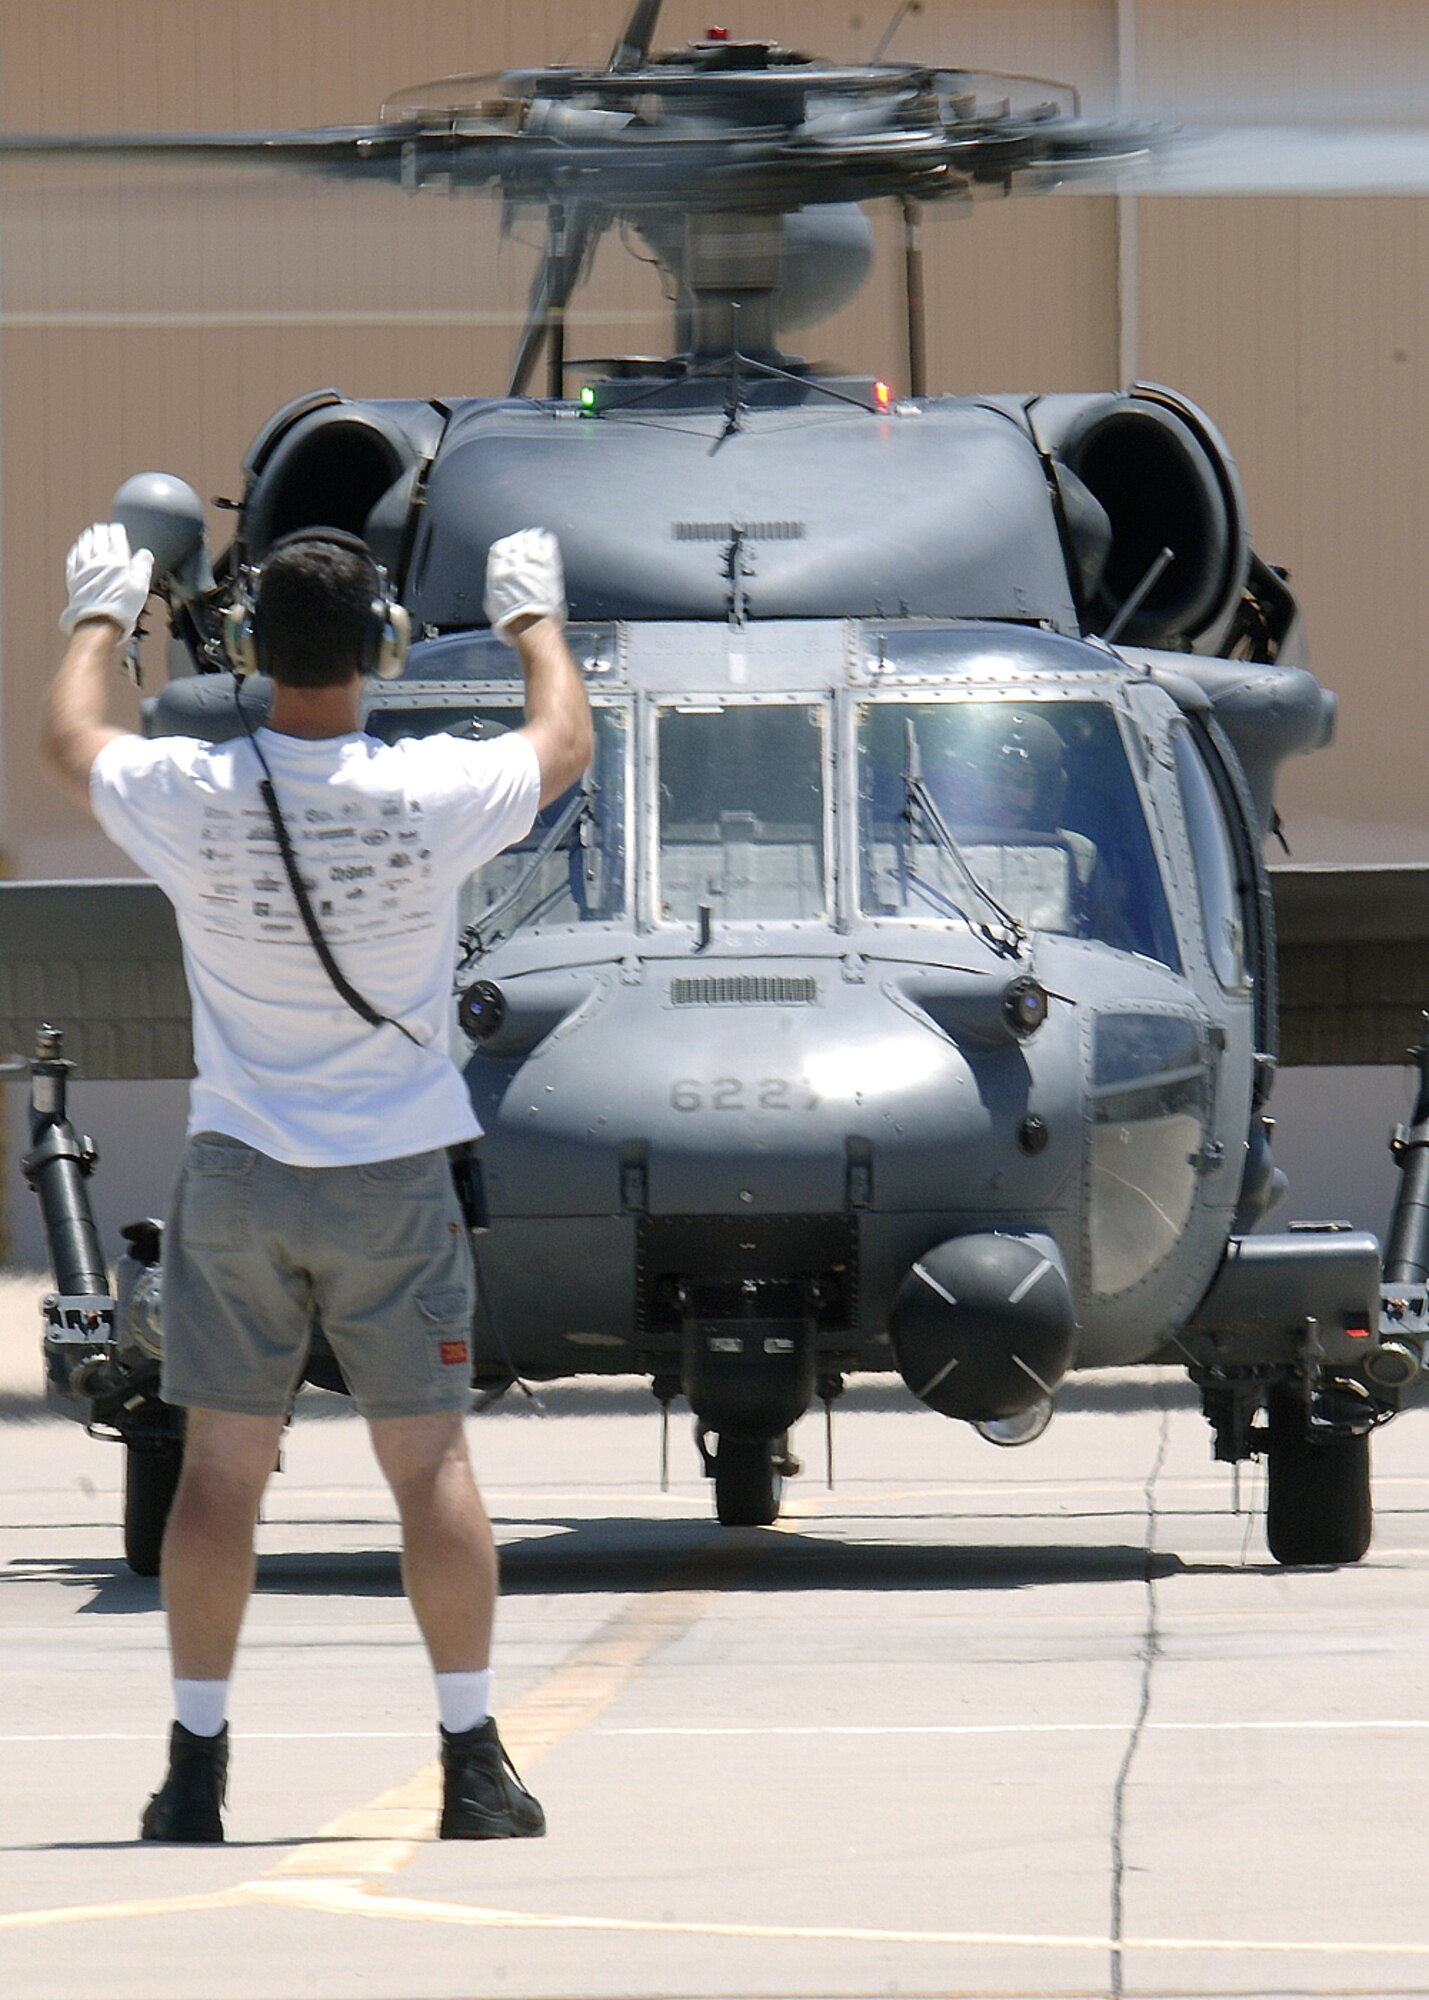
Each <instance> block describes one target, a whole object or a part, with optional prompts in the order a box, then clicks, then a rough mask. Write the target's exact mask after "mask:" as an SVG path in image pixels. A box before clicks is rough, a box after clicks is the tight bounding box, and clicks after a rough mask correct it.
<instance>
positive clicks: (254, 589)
mask: <svg viewBox="0 0 1429 2000" xmlns="http://www.w3.org/2000/svg"><path fill="white" fill-rule="evenodd" d="M302 542H324V543H326V544H327V545H328V546H329V547H330V548H335V549H346V550H347V551H348V552H349V554H352V555H360V556H362V557H364V558H365V559H366V560H367V561H368V562H369V563H371V565H372V581H373V591H372V603H371V605H370V606H369V609H368V615H367V617H366V619H365V620H364V621H363V631H362V671H363V672H364V673H365V674H376V675H377V677H378V679H379V680H384V681H395V680H396V679H397V677H398V675H399V674H400V673H401V671H402V668H403V666H404V665H405V663H406V659H407V649H408V647H409V646H410V645H411V642H412V621H411V618H410V617H409V615H408V612H407V608H406V606H405V605H403V604H399V603H398V602H397V600H396V598H395V597H393V596H392V594H391V589H390V586H389V584H388V581H387V572H386V570H385V569H383V567H382V565H381V563H379V562H378V561H377V560H376V558H375V557H374V555H373V554H372V551H371V550H370V549H369V548H368V546H367V544H366V542H364V541H363V540H362V539H361V538H360V537H359V536H357V535H350V534H348V533H347V531H346V529H344V528H299V529H298V530H297V531H296V533H294V534H291V535H283V536H281V537H280V538H279V540H277V541H276V542H274V544H273V546H272V547H271V548H270V549H269V551H268V558H267V559H268V560H271V559H272V557H274V556H275V555H277V554H278V553H279V551H280V550H282V549H291V548H295V547H297V546H298V544H299V543H302ZM262 582H263V566H262V564H261V563H259V564H254V565H252V566H251V567H250V566H248V565H245V566H244V568H243V569H241V570H240V571H239V573H238V595H237V596H236V597H235V599H234V601H233V602H232V604H229V605H226V606H225V608H224V613H223V648H224V651H225V652H226V653H227V655H228V661H229V665H230V666H231V667H232V668H233V671H234V673H235V674H237V675H238V677H239V679H240V680H241V679H243V678H244V677H245V676H246V675H248V674H253V673H257V671H258V668H259V655H260V653H261V652H262V649H263V607H262Z"/></svg>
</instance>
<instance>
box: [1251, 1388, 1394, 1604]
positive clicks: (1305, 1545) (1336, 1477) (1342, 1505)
mask: <svg viewBox="0 0 1429 2000" xmlns="http://www.w3.org/2000/svg"><path fill="white" fill-rule="evenodd" d="M1268 1414H1269V1419H1270V1427H1269V1433H1268V1439H1267V1444H1268V1451H1267V1456H1268V1459H1269V1482H1268V1483H1269V1491H1268V1494H1267V1501H1266V1510H1265V1534H1266V1540H1267V1541H1268V1543H1269V1544H1270V1553H1271V1554H1272V1555H1273V1556H1274V1558H1275V1560H1276V1561H1277V1562H1280V1563H1314V1564H1329V1563H1354V1562H1358V1561H1359V1559H1360V1557H1361V1556H1362V1555H1363V1554H1364V1552H1365V1550H1366V1549H1367V1548H1368V1547H1369V1544H1370V1535H1371V1533H1372V1531H1373V1524H1374V1516H1373V1509H1372V1506H1371V1502H1370V1464H1369V1437H1368V1435H1367V1434H1363V1433H1361V1434H1356V1433H1353V1432H1336V1431H1331V1430H1325V1431H1319V1432H1312V1431H1310V1430H1308V1429H1307V1428H1306V1424H1305V1415H1304V1411H1303V1409H1302V1407H1301V1405H1300V1403H1299V1400H1298V1398H1296V1397H1294V1396H1292V1395H1291V1394H1290V1393H1289V1392H1288V1391H1286V1390H1284V1389H1281V1390H1278V1391H1277V1392H1276V1393H1275V1394H1274V1395H1273V1396H1272V1397H1271V1398H1270V1403H1269V1411H1268Z"/></svg>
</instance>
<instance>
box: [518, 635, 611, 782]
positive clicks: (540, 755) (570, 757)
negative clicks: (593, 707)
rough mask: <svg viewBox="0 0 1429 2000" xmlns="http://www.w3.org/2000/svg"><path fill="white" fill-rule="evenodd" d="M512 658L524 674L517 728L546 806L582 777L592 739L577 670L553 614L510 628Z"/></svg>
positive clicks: (593, 745) (589, 753)
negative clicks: (521, 720)
mask: <svg viewBox="0 0 1429 2000" xmlns="http://www.w3.org/2000/svg"><path fill="white" fill-rule="evenodd" d="M511 637H512V639H513V641H514V643H515V646H516V656H517V658H518V659H519V660H520V662H521V671H522V673H523V674H524V675H525V677H526V721H525V725H524V727H523V728H522V729H521V730H520V731H518V734H519V735H522V736H524V737H525V738H526V739H527V741H528V742H529V743H530V745H531V748H532V749H533V750H534V751H535V753H536V762H537V763H538V764H539V765H540V767H541V804H542V805H543V806H548V805H549V804H550V803H551V800H552V799H558V798H559V797H560V796H561V793H562V792H564V791H567V790H569V788H570V787H571V786H572V785H573V784H574V783H575V782H576V779H577V778H579V777H580V775H581V773H582V772H583V771H584V770H585V769H586V767H587V765H588V764H589V763H590V760H591V752H592V751H593V749H594V748H595V737H594V735H593V733H592V729H591V719H590V702H589V700H588V699H587V698H586V691H585V681H584V680H583V679H582V677H581V670H580V668H579V667H578V666H577V665H576V663H575V661H574V660H573V659H572V658H571V649H570V647H569V646H568V645H567V644H566V641H565V635H564V634H563V633H562V631H561V628H560V626H559V625H558V624H557V623H556V621H555V619H554V618H531V619H529V620H523V621H522V622H521V623H520V624H518V625H516V626H514V627H513V628H512V632H511Z"/></svg>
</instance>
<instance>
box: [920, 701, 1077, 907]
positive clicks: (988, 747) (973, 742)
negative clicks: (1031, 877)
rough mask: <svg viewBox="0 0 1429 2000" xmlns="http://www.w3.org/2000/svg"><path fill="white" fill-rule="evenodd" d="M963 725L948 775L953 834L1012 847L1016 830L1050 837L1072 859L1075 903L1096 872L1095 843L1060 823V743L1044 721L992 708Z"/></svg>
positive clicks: (1021, 711)
mask: <svg viewBox="0 0 1429 2000" xmlns="http://www.w3.org/2000/svg"><path fill="white" fill-rule="evenodd" d="M968 720H969V721H970V722H972V724H973V726H972V727H971V728H970V729H968V730H967V731H965V732H964V733H963V735H962V738H961V741H960V742H959V744H958V749H957V754H956V756H955V758H954V760H953V762H952V764H951V766H950V769H949V772H948V793H947V802H948V816H949V819H950V821H951V822H952V825H953V828H954V830H955V831H956V832H959V834H961V832H962V830H963V829H972V830H975V831H977V832H979V833H981V834H982V835H983V836H985V837H986V836H993V837H994V838H997V837H1000V838H1001V839H1003V840H1005V841H1008V842H1009V843H1011V842H1012V840H1013V837H1014V836H1015V835H1016V834H1018V833H1020V832H1024V831H1025V832H1028V833H1033V834H1039V835H1043V836H1049V837H1051V838H1052V839H1055V840H1056V841H1058V842H1060V843H1061V845H1062V846H1063V847H1065V848H1066V850H1067V851H1068V853H1069V854H1070V855H1071V857H1072V866H1073V869H1074V871H1075V875H1076V884H1077V889H1078V892H1079V898H1080V899H1085V897H1086V895H1087V894H1088V893H1089V891H1090V889H1091V883H1092V877H1093V875H1094V874H1095V872H1096V865H1097V848H1096V842H1095V841H1093V840H1091V839H1089V838H1088V836H1087V835H1086V834H1084V833H1078V832H1077V831H1076V830H1075V829H1074V828H1072V827H1069V826H1065V825H1063V824H1062V820H1063V817H1064V808H1065V806H1066V801H1067V770H1066V763H1065V759H1064V755H1063V749H1062V738H1061V736H1060V735H1059V734H1058V732H1057V730H1056V729H1055V728H1054V727H1053V725H1052V724H1051V723H1050V722H1048V721H1047V720H1046V719H1045V717H1043V716H1040V715H1035V714H1033V713H1032V712H1031V711H1030V710H1028V709H1026V708H1016V707H1012V706H1009V705H1007V704H1003V703H999V704H997V705H996V706H993V705H991V704H989V705H987V706H981V705H980V706H979V707H978V708H977V709H976V710H974V711H971V712H970V713H969V715H968Z"/></svg>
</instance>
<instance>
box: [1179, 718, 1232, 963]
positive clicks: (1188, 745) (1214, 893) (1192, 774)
mask: <svg viewBox="0 0 1429 2000" xmlns="http://www.w3.org/2000/svg"><path fill="white" fill-rule="evenodd" d="M1171 740H1172V745H1173V748H1174V751H1175V757H1176V772H1177V776H1178V777H1179V778H1180V781H1181V802H1182V805H1183V806H1184V808H1185V813H1186V835H1187V838H1188V839H1189V841H1190V843H1191V857H1192V859H1193V861H1194V862H1195V865H1196V887H1197V890H1198V892H1199V895H1200V901H1201V918H1202V921H1203V923H1204V925H1205V932H1206V953H1207V956H1208V957H1209V959H1210V961H1211V968H1212V970H1213V971H1214V973H1215V975H1216V977H1217V979H1218V980H1219V981H1220V983H1221V985H1222V986H1224V987H1225V988H1226V989H1227V990H1228V991H1230V992H1234V993H1239V992H1242V991H1244V989H1245V986H1246V984H1247V969H1246V936H1245V916H1244V911H1243V909H1242V905H1241V895H1240V886H1239V882H1238V879H1237V870H1236V862H1235V850H1234V848H1233V847H1232V845H1231V836H1230V831H1229V829H1228V828H1227V826H1226V820H1225V813H1224V811H1223V809H1222V807H1221V802H1220V798H1219V796H1218V794H1217V791H1216V786H1215V781H1214V780H1213V778H1212V777H1211V774H1210V772H1209V771H1208V770H1207V768H1206V760H1205V757H1204V756H1203V754H1202V752H1201V748H1200V746H1199V744H1198V743H1197V742H1196V741H1195V739H1194V738H1193V736H1192V735H1191V732H1190V730H1189V729H1188V728H1187V727H1186V725H1185V724H1184V723H1179V722H1178V723H1177V724H1176V725H1175V727H1174V729H1173V730H1172V732H1171Z"/></svg>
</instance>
